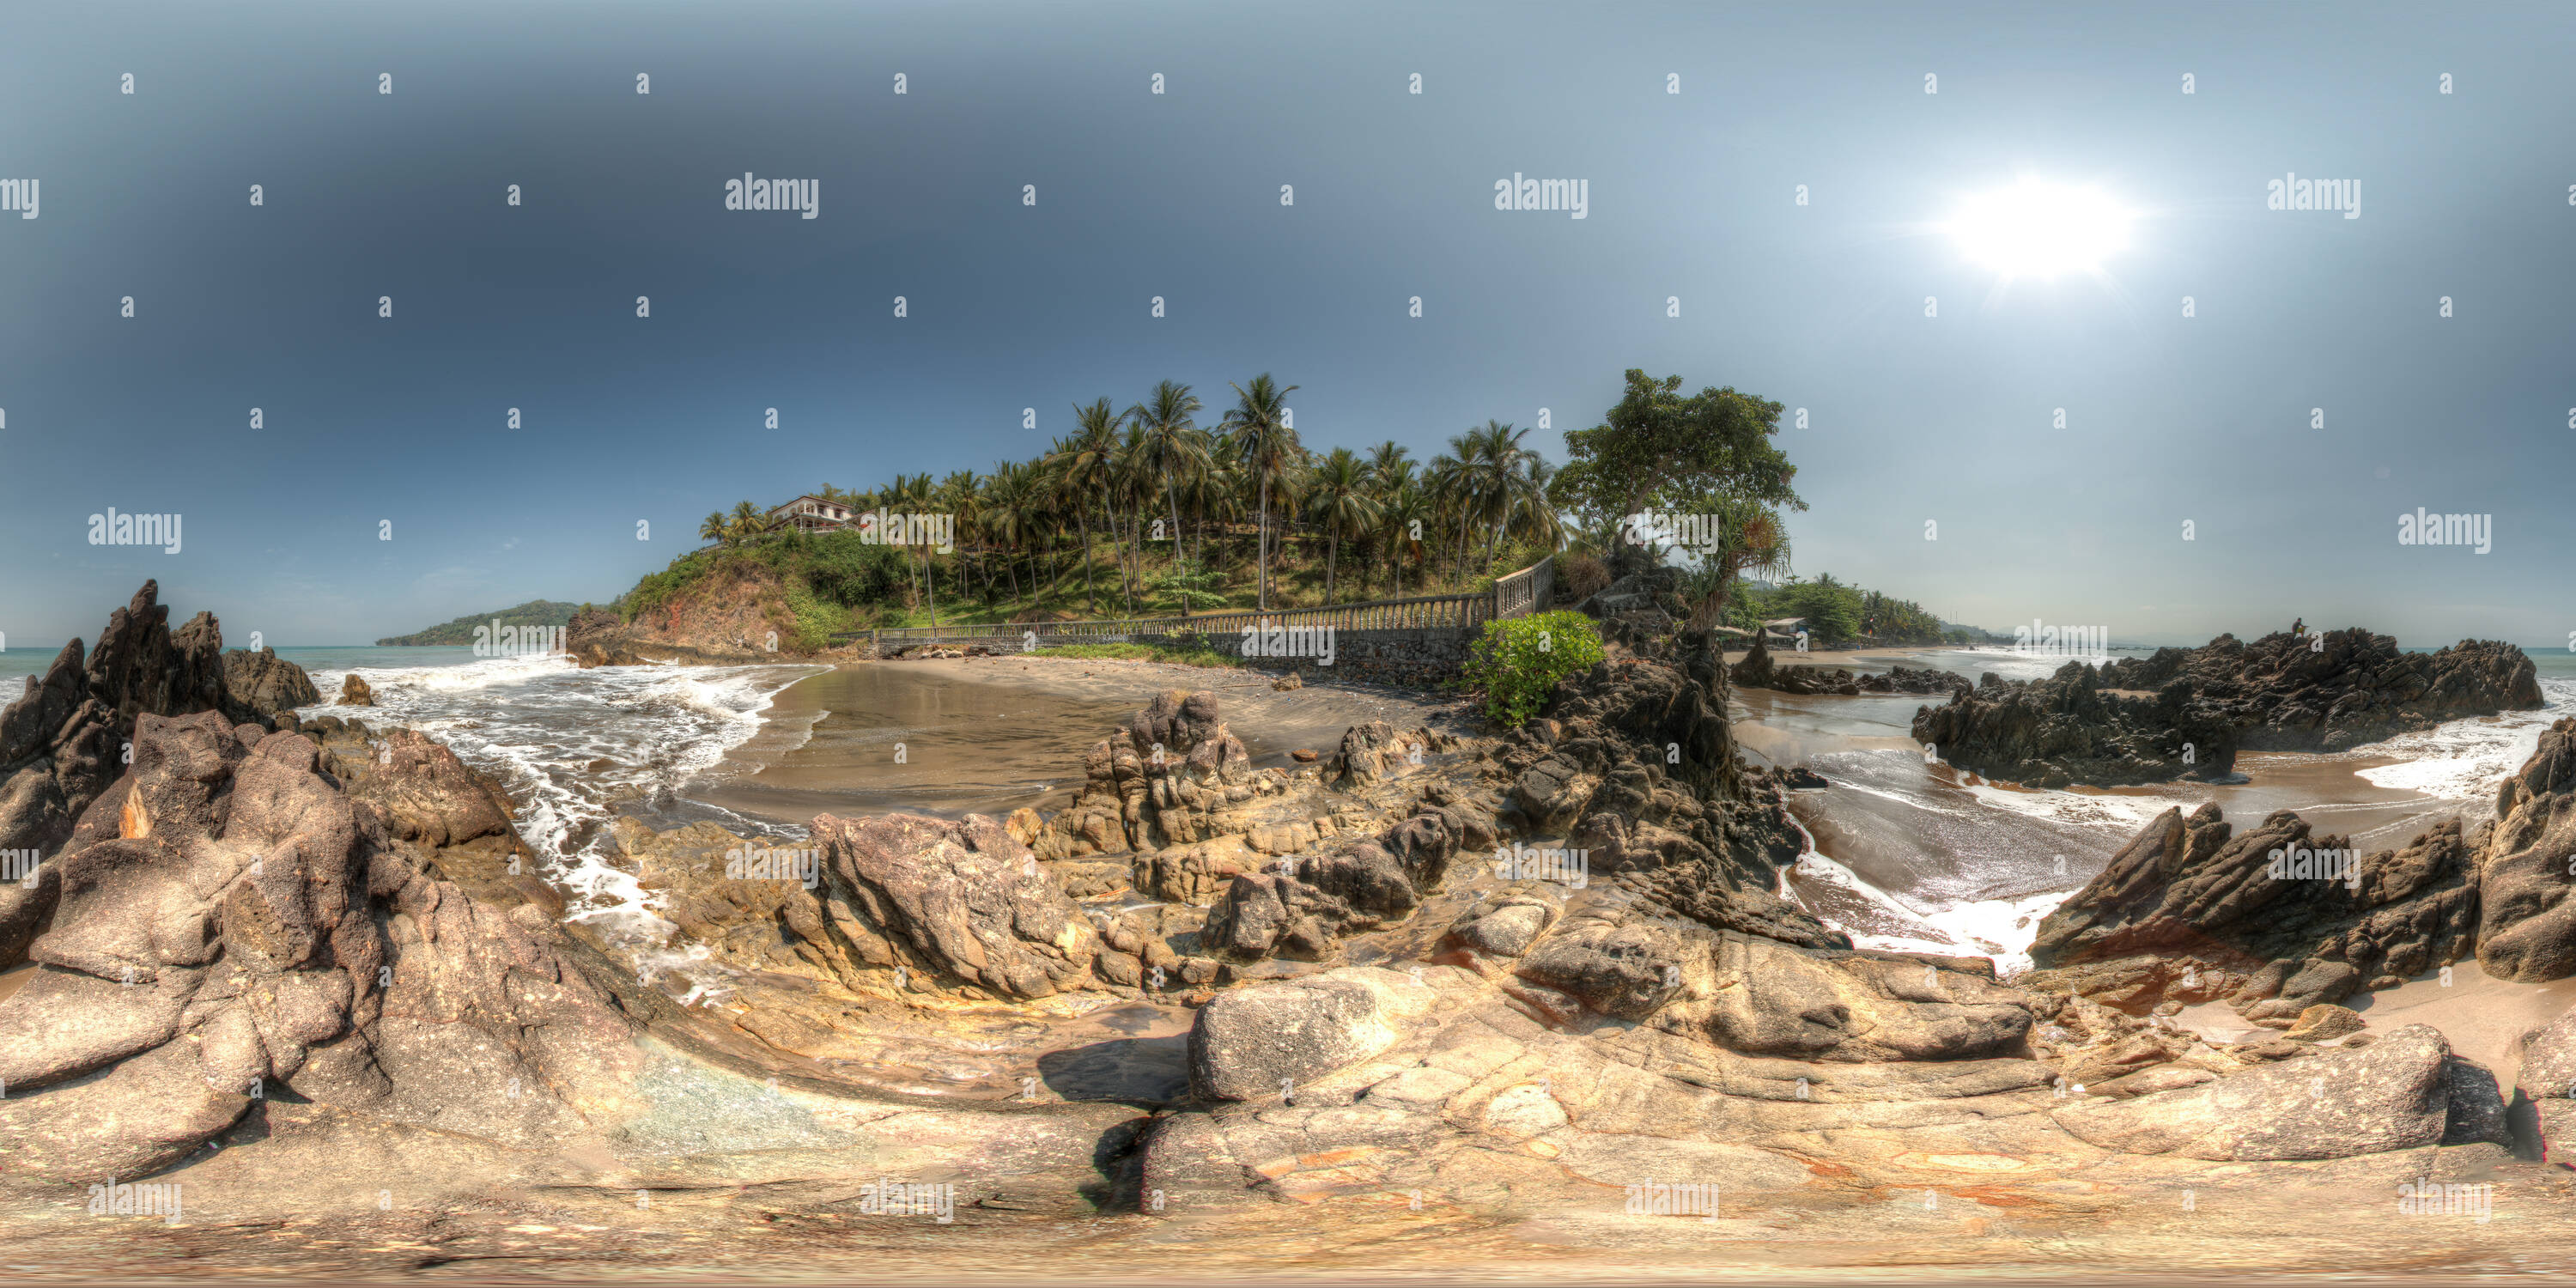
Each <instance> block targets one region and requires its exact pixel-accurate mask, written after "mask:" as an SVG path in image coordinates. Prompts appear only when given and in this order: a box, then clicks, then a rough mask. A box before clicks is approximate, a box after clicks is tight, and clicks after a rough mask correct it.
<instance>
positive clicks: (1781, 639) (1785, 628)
mask: <svg viewBox="0 0 2576 1288" xmlns="http://www.w3.org/2000/svg"><path fill="white" fill-rule="evenodd" d="M1805 629H1807V619H1806V618H1803V617H1779V618H1774V619H1772V620H1770V621H1767V622H1764V623H1762V634H1763V635H1764V636H1765V637H1766V638H1767V639H1768V640H1769V641H1770V642H1771V643H1774V644H1796V643H1797V642H1798V632H1800V631H1803V630H1805Z"/></svg>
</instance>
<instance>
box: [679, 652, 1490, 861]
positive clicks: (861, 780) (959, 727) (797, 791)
mask: <svg viewBox="0 0 2576 1288" xmlns="http://www.w3.org/2000/svg"><path fill="white" fill-rule="evenodd" d="M1270 681H1271V677H1270V676H1269V675H1268V674H1267V673H1264V672H1258V671H1249V670H1234V669H1230V668H1222V667H1190V666H1179V665H1175V664H1171V663H1163V662H1123V661H1085V660H1076V659H1070V658H1020V657H1000V658H945V659H931V660H924V661H904V662H858V663H851V664H847V665H843V666H840V667H836V668H834V669H833V670H831V671H828V672H823V673H820V674H816V675H813V676H810V677H808V678H806V679H804V680H801V681H798V682H797V683H796V684H794V685H791V686H789V687H788V688H787V689H786V690H785V691H784V692H782V693H780V694H779V695H778V696H777V698H776V699H775V700H774V701H773V703H772V705H771V707H770V709H769V711H768V713H767V715H768V720H767V722H766V723H765V724H763V726H762V728H761V731H760V732H759V733H758V734H756V735H754V736H753V737H752V738H751V739H750V740H748V741H746V742H744V743H743V744H742V745H740V746H738V747H736V748H734V749H733V750H732V751H731V752H730V753H728V754H727V755H726V757H725V759H724V760H723V761H722V762H721V763H719V764H718V765H717V766H715V767H714V768H712V769H710V770H709V771H708V772H707V773H706V774H704V775H702V776H700V777H699V778H698V779H697V780H696V781H694V782H692V783H691V784H690V785H689V786H688V787H687V788H686V789H685V790H684V793H683V794H684V795H686V796H687V797H689V798H690V799H692V800H696V801H700V802H704V803H706V804H711V805H716V806H720V807H722V808H724V809H727V810H731V811H733V812H734V813H737V814H740V815H744V816H746V817H749V818H753V819H757V820H760V821H762V822H766V823H771V824H776V825H782V826H797V827H801V826H803V825H805V824H806V823H808V822H810V821H811V820H812V819H813V817H814V816H815V815H816V814H821V813H831V814H838V815H843V816H849V815H859V814H881V813H885V812H887V811H890V810H910V811H914V812H918V813H924V814H932V815H937V816H940V817H946V818H954V817H957V816H959V815H963V814H967V813H983V814H1003V813H1008V812H1009V811H1011V810H1013V809H1016V808H1019V807H1020V806H1024V805H1025V806H1032V807H1035V808H1038V809H1041V810H1050V809H1058V808H1061V807H1063V806H1064V805H1066V804H1069V803H1070V802H1071V800H1072V797H1073V793H1074V792H1075V791H1076V790H1077V789H1079V788H1080V787H1081V785H1082V756H1083V753H1084V751H1086V750H1087V749H1088V748H1089V747H1090V746H1091V744H1092V743H1094V742H1097V741H1099V740H1100V739H1101V738H1102V737H1103V736H1105V735H1106V734H1107V733H1108V732H1109V731H1110V730H1111V729H1112V728H1113V727H1116V726H1118V725H1121V724H1124V723H1125V722H1126V720H1127V719H1128V718H1129V717H1130V716H1132V715H1133V714H1134V713H1135V712H1136V710H1137V709H1138V708H1140V707H1143V706H1144V705H1145V704H1147V703H1148V702H1151V701H1152V700H1153V699H1154V696H1155V695H1156V694H1158V693H1160V692H1162V691H1163V690H1165V689H1187V690H1209V691H1214V692H1215V693H1217V694H1218V696H1219V700H1220V703H1221V710H1222V712H1223V715H1224V719H1225V721H1226V724H1227V727H1228V728H1229V729H1230V730H1231V731H1232V732H1233V734H1234V736H1235V737H1237V738H1239V739H1241V740H1242V741H1243V746H1244V750H1245V751H1246V752H1247V753H1248V754H1250V755H1251V757H1252V762H1253V764H1254V765H1255V766H1265V765H1279V766H1287V765H1291V764H1294V763H1295V762H1294V761H1293V760H1292V758H1291V757H1290V755H1289V753H1290V752H1291V751H1294V750H1297V749H1300V748H1303V749H1306V750H1310V751H1313V752H1315V753H1316V754H1317V755H1318V756H1319V757H1324V758H1329V757H1330V756H1332V755H1333V753H1334V752H1335V751H1336V750H1337V749H1339V748H1340V746H1341V741H1342V733H1343V731H1344V730H1346V729H1348V728H1349V727H1350V726H1352V725H1355V724H1362V723H1365V722H1367V721H1370V720H1385V721H1389V722H1391V723H1394V724H1396V725H1398V726H1402V727H1412V726H1415V725H1422V724H1431V725H1433V726H1435V727H1439V728H1443V729H1448V730H1451V731H1455V732H1462V733H1463V732H1468V731H1469V726H1470V723H1471V722H1470V720H1469V712H1468V709H1467V708H1466V707H1465V706H1464V705H1463V704H1461V703H1459V702H1457V701H1456V700H1453V699H1448V698H1445V697H1442V696H1438V695H1429V694H1417V693H1411V692H1407V691H1404V690H1397V689H1387V688H1381V687H1378V686H1374V685H1361V684H1352V683H1347V682H1340V681H1334V680H1330V679H1325V680H1316V679H1314V678H1313V677H1312V676H1311V675H1310V676H1309V680H1308V683H1307V684H1306V686H1305V687H1303V688H1300V689H1295V690H1291V691H1288V692H1284V693H1283V692H1277V691H1274V690H1273V689H1272V688H1271V687H1270ZM898 749H900V750H898ZM898 755H900V760H898Z"/></svg>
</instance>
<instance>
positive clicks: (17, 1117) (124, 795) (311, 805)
mask: <svg viewBox="0 0 2576 1288" xmlns="http://www.w3.org/2000/svg"><path fill="white" fill-rule="evenodd" d="M318 757H319V751H318V748H317V747H316V745H315V743H314V742H313V741H312V740H309V739H307V738H305V737H302V736H300V735H297V734H294V733H285V732H279V733H267V732H264V731H262V730H260V729H259V728H257V727H256V726H251V725H243V726H239V727H234V726H231V725H228V724H226V723H225V720H224V717H223V716H222V715H221V714H220V713H217V712H212V711H208V712H200V713H198V714H195V715H191V716H184V717H179V718H165V717H162V716H157V715H153V714H151V713H149V712H146V713H143V714H142V715H140V716H139V717H137V721H136V728H135V763H134V768H133V772H132V773H131V774H130V775H128V776H126V777H124V778H122V779H120V780H118V782H117V784H116V787H115V789H114V790H113V791H112V792H110V793H108V794H105V795H102V796H101V797H100V798H99V799H98V800H96V801H95V802H93V803H92V805H91V806H90V808H89V810H88V811H87V812H86V814H85V815H84V817H83V818H82V820H81V829H82V831H83V833H84V834H85V836H84V838H83V839H84V840H85V841H87V843H85V844H82V845H80V846H79V847H78V848H77V849H75V850H73V851H71V852H70V853H68V854H67V855H66V856H65V857H64V858H63V859H62V860H61V861H60V862H61V867H62V876H61V882H60V884H61V898H60V902H59V905H58V906H57V907H56V908H55V909H54V912H53V916H52V921H51V925H50V928H49V929H47V930H46V931H45V932H44V934H43V935H41V936H40V937H38V938H37V939H36V941H35V943H34V945H33V947H32V948H31V949H30V951H29V956H30V957H31V958H32V959H33V960H34V961H36V962H37V963H39V964H40V967H41V968H40V969H39V970H38V971H37V973H36V975H35V977H34V978H33V979H31V980H30V981H29V982H28V983H27V984H26V985H25V986H24V987H23V988H22V989H20V990H19V991H18V992H17V994H16V995H15V996H13V997H11V998H9V999H8V1000H7V1001H5V1002H0V1079H5V1081H6V1084H7V1086H8V1088H9V1096H8V1097H7V1099H5V1100H0V1148H5V1149H6V1151H7V1153H8V1154H9V1156H10V1158H11V1160H12V1170H13V1171H24V1172H32V1173H36V1174H40V1175H47V1176H54V1177H58V1178H64V1179H69V1178H73V1177H95V1176H99V1175H107V1174H115V1175H131V1174H133V1173H136V1172H138V1171H145V1170H149V1169H152V1168H155V1167H159V1166H162V1165H164V1164H167V1163H169V1162H171V1161H173V1160H175V1159H177V1158H179V1157H181V1156H184V1155H186V1154H188V1153H190V1152H192V1151H194V1150H196V1149H197V1148H198V1147H199V1146H200V1145H202V1144H203V1143H204V1142H205V1141H207V1140H208V1139H209V1138H211V1137H212V1136H214V1135H215V1134H216V1133H218V1132H221V1131H223V1130H225V1129H226V1128H228V1127H230V1126H231V1125H232V1123H233V1122H234V1121H235V1120H236V1119H238V1118H239V1117H240V1116H241V1115H242V1114H243V1113H244V1112H246V1111H248V1110H249V1109H250V1108H251V1106H252V1104H253V1102H254V1101H255V1100H258V1099H260V1098H262V1097H265V1096H269V1095H272V1094H279V1093H282V1092H285V1091H291V1092H292V1093H293V1094H294V1095H296V1096H298V1097H301V1098H303V1099H306V1100H311V1101H317V1102H321V1103H324V1104H329V1105H334V1106H341V1107H346V1108H350V1109H356V1110H363V1111H365V1112H367V1113H370V1114H373V1115H377V1116H381V1117H385V1118H389V1119H393V1120H398V1121H404V1122H410V1123H416V1124H419V1125H422V1126H429V1127H436V1128H442V1129H447V1130H454V1131H463V1132H467V1133H469V1134H473V1135H477V1136H483V1137H488V1138H495V1139H504V1140H510V1141H515V1142H518V1143H521V1144H534V1143H539V1142H543V1141H546V1140H549V1139H555V1138H560V1137H563V1136H565V1135H567V1134H568V1133H569V1132H570V1131H571V1130H572V1129H573V1128H574V1127H575V1126H576V1125H578V1124H579V1123H580V1122H581V1120H582V1115H583V1113H584V1112H585V1109H586V1108H590V1107H595V1106H596V1105H598V1104H601V1103H605V1102H608V1101H613V1100H614V1098H615V1096H616V1092H615V1088H616V1086H617V1085H618V1083H619V1081H620V1079H621V1078H623V1077H624V1076H626V1075H627V1073H628V1072H629V1065H630V1064H631V1061H632V1057H633V1054H634V1053H633V1049H632V1047H631V1045H630V1044H629V1043H628V1040H627V1038H628V1032H629V1021H628V1020H627V1018H626V1017H625V1016H624V1015H623V1014H622V1013H621V1012H620V1010H619V1009H618V1008H617V1007H616V1006H615V1005H614V1003H613V1002H612V1000H611V999H610V998H609V997H608V996H607V995H605V994H603V993H602V992H601V991H600V990H598V989H597V988H596V987H595V986H593V985H592V984H591V983H590V982H589V981H588V980H587V979H586V978H585V977H584V976H583V975H582V974H581V973H580V971H579V970H577V969H575V968H574V967H572V966H571V965H570V964H569V963H568V961H567V960H566V959H565V957H564V955H563V953H562V950H561V948H560V946H559V940H558V937H557V935H556V932H555V930H554V928H553V926H552V924H551V921H550V919H549V918H547V917H545V916H544V915H542V914H540V913H537V911H536V910H535V909H534V908H532V907H526V906H522V907H521V908H519V909H516V910H513V911H511V912H509V913H506V914H505V913H503V912H501V911H500V910H498V909H495V908H492V907H490V906H487V905H483V904H480V903H477V902H476V901H473V900H471V899H469V898H466V897H464V896H463V895H462V893H461V892H459V891H458V890H457V889H456V888H455V887H454V886H452V885H450V884H449V883H447V882H444V881H440V880H437V879H436V878H434V877H433V876H431V875H430V874H429V872H428V865H427V862H426V860H425V857H424V856H423V855H422V853H421V852H420V851H419V850H418V849H416V848H415V847H413V846H412V845H411V844H410V843H408V842H404V841H401V840H399V839H397V838H396V837H395V836H394V835H393V833H392V832H391V831H390V830H389V829H388V827H387V823H386V818H385V816H384V814H383V813H382V812H381V811H379V810H377V809H376V808H375V807H373V806H371V805H368V804H366V803H363V802H359V801H353V800H351V799H350V798H349V797H348V796H347V795H345V794H344V793H342V792H341V791H340V790H338V788H337V787H336V785H335V784H334V783H332V782H331V780H329V779H328V778H326V777H324V776H323V775H322V774H321V773H320V772H318V769H319V765H318ZM90 836H95V837H97V838H98V839H96V840H94V841H89V840H87V838H88V837H90ZM505 1087H506V1091H505Z"/></svg>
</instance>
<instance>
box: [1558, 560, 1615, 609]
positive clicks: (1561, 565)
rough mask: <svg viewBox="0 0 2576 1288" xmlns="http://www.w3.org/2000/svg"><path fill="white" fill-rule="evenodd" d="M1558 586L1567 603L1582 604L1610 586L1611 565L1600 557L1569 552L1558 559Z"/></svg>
mask: <svg viewBox="0 0 2576 1288" xmlns="http://www.w3.org/2000/svg"><path fill="white" fill-rule="evenodd" d="M1556 584H1557V587H1558V589H1559V590H1560V591H1561V592H1562V598H1563V600H1564V602H1567V603H1580V602H1582V601H1584V600H1586V599H1590V598H1592V593H1593V592H1594V591H1597V590H1599V589H1601V588H1602V587H1604V586H1607V585H1609V584H1610V565H1608V564H1605V563H1603V562H1601V558H1600V556H1598V555H1587V554H1580V553H1577V552H1575V551H1571V550H1569V551H1567V552H1565V553H1564V554H1561V555H1558V556H1557V557H1556Z"/></svg>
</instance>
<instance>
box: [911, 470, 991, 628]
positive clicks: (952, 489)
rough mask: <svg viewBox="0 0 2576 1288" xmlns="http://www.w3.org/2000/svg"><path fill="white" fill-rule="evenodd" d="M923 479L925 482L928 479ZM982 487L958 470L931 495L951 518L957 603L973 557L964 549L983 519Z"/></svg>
mask: <svg viewBox="0 0 2576 1288" xmlns="http://www.w3.org/2000/svg"><path fill="white" fill-rule="evenodd" d="M922 477H924V478H928V477H929V475H926V474H925V475H923V476H922ZM983 486H984V484H983V480H981V479H978V478H976V477H975V471H973V470H957V471H954V472H952V473H950V474H949V476H948V477H947V478H945V479H943V480H941V481H940V484H939V489H938V491H937V492H936V493H934V494H933V502H934V504H936V505H937V507H938V509H939V511H940V512H941V513H944V514H947V515H949V516H950V518H951V521H952V523H953V525H954V529H955V531H954V537H955V540H954V541H953V542H951V544H953V545H955V546H956V547H957V548H958V554H957V596H958V598H960V599H963V598H965V596H966V565H967V564H968V563H969V562H970V561H971V560H972V556H970V555H968V554H966V553H965V548H966V547H967V546H968V545H969V544H971V540H970V539H971V538H972V536H973V535H974V531H975V525H976V523H977V522H978V521H979V520H980V519H981V517H982V516H981V514H980V513H979V512H978V509H977V504H976V503H977V502H979V501H981V500H982V499H983ZM933 624H934V625H936V624H937V623H935V622H934V623H933Z"/></svg>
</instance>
